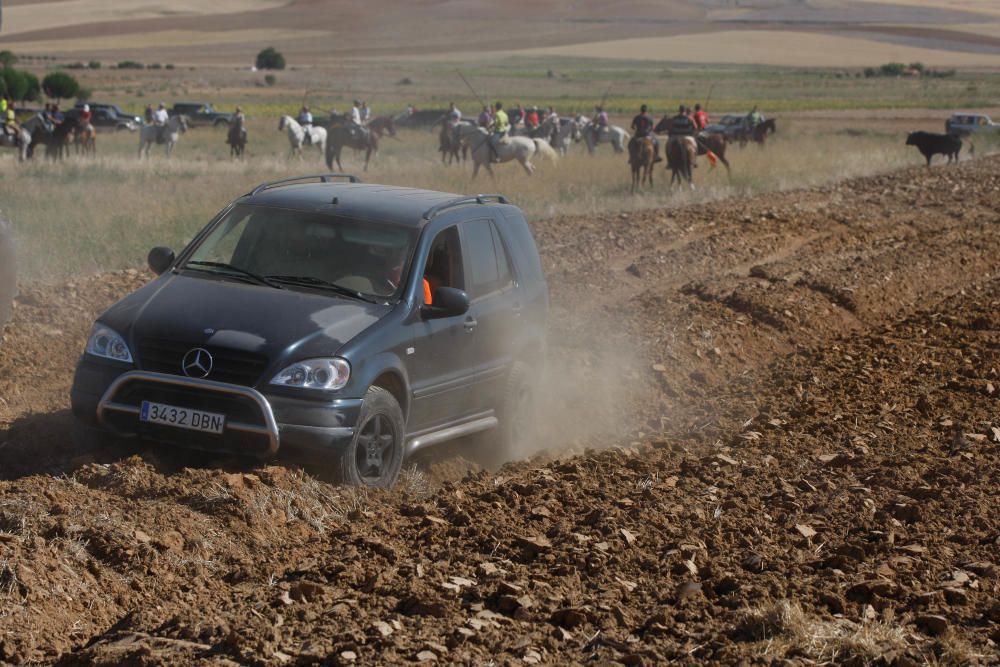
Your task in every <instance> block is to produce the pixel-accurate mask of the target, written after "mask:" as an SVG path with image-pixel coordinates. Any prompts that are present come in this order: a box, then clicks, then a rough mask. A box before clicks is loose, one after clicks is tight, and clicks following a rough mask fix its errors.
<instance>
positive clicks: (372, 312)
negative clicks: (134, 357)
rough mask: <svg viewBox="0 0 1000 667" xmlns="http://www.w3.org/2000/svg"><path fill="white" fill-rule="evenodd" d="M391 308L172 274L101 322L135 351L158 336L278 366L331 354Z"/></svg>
mask: <svg viewBox="0 0 1000 667" xmlns="http://www.w3.org/2000/svg"><path fill="white" fill-rule="evenodd" d="M391 309H392V306H391V305H385V304H374V303H367V302H364V301H359V300H355V299H350V298H346V297H340V296H337V295H327V294H324V293H319V292H302V291H297V290H292V289H274V288H272V287H267V286H264V285H252V284H245V283H240V282H236V281H232V280H227V279H215V278H202V277H192V276H185V275H174V274H169V273H168V274H165V275H163V276H161V277H160V278H158V279H157V280H154V281H153V282H151V283H149V284H148V285H146V286H145V287H143V288H141V289H139V290H137V291H135V292H133V293H132V294H130V295H129V296H127V297H125V298H124V299H122V300H121V301H119V302H118V303H117V304H115V305H114V306H112V307H111V308H110V309H109V310H108V311H107V312H106V313H105V314H104V315H103V316H102V317H101V321H102V322H104V323H106V324H107V325H108V326H111V327H112V328H114V329H115V330H116V331H118V332H119V333H121V334H122V335H124V336H125V337H126V339H128V340H129V342H130V344H131V346H132V350H133V351H135V350H136V349H137V345H138V344H139V343H140V341H141V340H142V339H145V338H157V339H169V340H171V341H175V342H178V343H184V344H190V345H192V346H213V347H224V348H228V349H233V350H241V351H245V352H252V353H255V354H262V355H265V356H267V357H268V358H269V359H271V360H272V361H277V360H279V359H282V358H284V357H287V356H291V355H294V356H296V357H298V358H306V357H312V356H331V355H333V354H335V353H336V352H337V350H338V349H340V348H341V347H342V346H343V345H344V343H346V342H348V341H349V340H351V339H352V338H354V337H355V336H357V335H358V334H359V333H361V332H362V331H364V330H365V329H367V328H368V327H369V326H371V325H372V324H374V323H375V322H377V321H378V320H379V319H381V318H382V317H383V316H384V315H385V314H386V313H388V312H389V311H390V310H391Z"/></svg>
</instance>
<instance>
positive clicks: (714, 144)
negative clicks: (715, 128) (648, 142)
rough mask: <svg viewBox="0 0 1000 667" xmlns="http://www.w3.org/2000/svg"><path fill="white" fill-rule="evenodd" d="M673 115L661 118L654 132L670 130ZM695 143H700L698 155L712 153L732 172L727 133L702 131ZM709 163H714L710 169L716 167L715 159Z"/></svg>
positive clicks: (728, 172)
mask: <svg viewBox="0 0 1000 667" xmlns="http://www.w3.org/2000/svg"><path fill="white" fill-rule="evenodd" d="M672 118H673V116H669V115H667V116H664V117H663V118H661V119H660V122H659V123H657V124H656V127H654V128H653V132H654V133H656V134H663V133H665V132H670V121H671V119H672ZM694 140H695V143H696V144H697V145H698V155H708V154H709V153H712V155H714V156H715V157H717V158H718V159H719V162H721V163H722V164H723V166H725V168H726V173H727V174H730V173H731V172H730V169H729V160H727V159H726V147H727V146H728V145H729V141H728V140H727V139H726V135H724V134H721V133H719V132H701V133H700V134H698V135H697V136H696V137H695V138H694ZM709 163H710V164H711V165H712V166H711V167H709V170H711V169H715V161H714V160H712V158H711V157H709Z"/></svg>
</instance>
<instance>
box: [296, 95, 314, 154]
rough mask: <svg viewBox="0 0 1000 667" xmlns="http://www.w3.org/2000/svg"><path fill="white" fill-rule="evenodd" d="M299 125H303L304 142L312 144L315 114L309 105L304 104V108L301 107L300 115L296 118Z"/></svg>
mask: <svg viewBox="0 0 1000 667" xmlns="http://www.w3.org/2000/svg"><path fill="white" fill-rule="evenodd" d="M296 120H297V121H298V123H299V125H301V126H302V130H303V134H304V135H305V136H304V137H303V138H302V144H303V145H305V146H310V145H312V126H313V115H312V111H310V110H309V106H308V105H305V104H303V105H302V108H301V109H299V116H298V118H297V119H296Z"/></svg>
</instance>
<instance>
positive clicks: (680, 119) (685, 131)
mask: <svg viewBox="0 0 1000 667" xmlns="http://www.w3.org/2000/svg"><path fill="white" fill-rule="evenodd" d="M667 133H668V134H669V135H670V136H671V137H693V136H694V133H695V127H694V121H693V120H691V116H689V115H688V114H687V107H685V106H684V105H683V104H682V105H681V106H680V109H678V111H677V115H676V116H674V117H673V118H671V119H670V128H669V129H668V130H667Z"/></svg>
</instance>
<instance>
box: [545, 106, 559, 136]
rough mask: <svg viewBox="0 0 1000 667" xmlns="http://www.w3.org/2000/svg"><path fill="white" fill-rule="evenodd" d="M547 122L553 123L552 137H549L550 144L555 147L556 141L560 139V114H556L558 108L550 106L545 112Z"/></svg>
mask: <svg viewBox="0 0 1000 667" xmlns="http://www.w3.org/2000/svg"><path fill="white" fill-rule="evenodd" d="M545 120H546V121H547V122H550V123H552V136H550V137H549V143H550V144H552V145H553V146H554V145H555V143H556V140H557V139H558V138H559V114H557V113H556V108H555V107H554V106H552V105H549V108H548V109H547V110H546V111H545Z"/></svg>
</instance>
